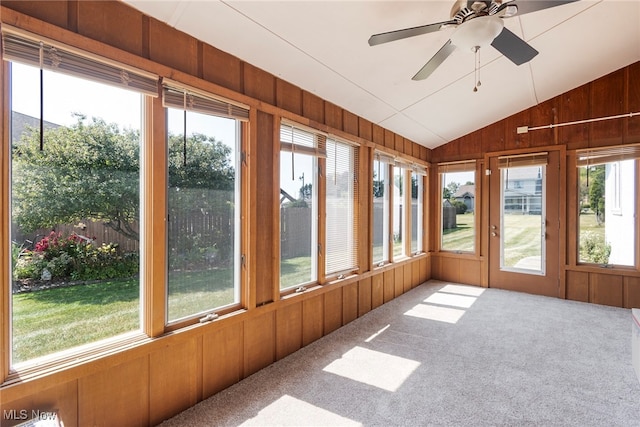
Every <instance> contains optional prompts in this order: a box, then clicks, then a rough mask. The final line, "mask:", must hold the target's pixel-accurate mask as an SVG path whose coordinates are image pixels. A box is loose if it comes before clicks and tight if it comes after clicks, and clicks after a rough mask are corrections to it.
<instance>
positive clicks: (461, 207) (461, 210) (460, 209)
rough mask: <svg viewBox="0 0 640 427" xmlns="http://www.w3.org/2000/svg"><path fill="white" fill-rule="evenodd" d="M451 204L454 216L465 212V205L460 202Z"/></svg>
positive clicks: (455, 201) (456, 201) (454, 201)
mask: <svg viewBox="0 0 640 427" xmlns="http://www.w3.org/2000/svg"><path fill="white" fill-rule="evenodd" d="M451 204H452V205H453V206H454V207H455V208H456V214H463V213H465V212H466V211H467V205H466V204H465V203H464V202H461V201H460V200H453V201H452V202H451Z"/></svg>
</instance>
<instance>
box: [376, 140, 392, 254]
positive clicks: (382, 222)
mask: <svg viewBox="0 0 640 427" xmlns="http://www.w3.org/2000/svg"><path fill="white" fill-rule="evenodd" d="M392 163H393V159H392V158H390V157H387V156H385V155H384V154H381V153H376V154H375V157H374V160H373V225H372V228H373V240H372V246H373V264H374V265H378V266H380V265H384V264H385V263H387V262H389V242H390V234H389V219H390V204H389V182H390V179H389V170H390V164H392Z"/></svg>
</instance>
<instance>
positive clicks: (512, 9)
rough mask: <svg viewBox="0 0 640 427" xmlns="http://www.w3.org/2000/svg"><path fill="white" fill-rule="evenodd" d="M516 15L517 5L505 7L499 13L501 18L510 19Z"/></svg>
mask: <svg viewBox="0 0 640 427" xmlns="http://www.w3.org/2000/svg"><path fill="white" fill-rule="evenodd" d="M516 13H518V5H515V4H510V5H508V6H507V7H505V8H504V9H503V10H502V12H500V17H501V18H511V17H512V16H513V15H515V14H516Z"/></svg>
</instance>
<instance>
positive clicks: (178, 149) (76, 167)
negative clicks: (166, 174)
mask: <svg viewBox="0 0 640 427" xmlns="http://www.w3.org/2000/svg"><path fill="white" fill-rule="evenodd" d="M76 118H77V122H76V123H75V124H73V125H71V126H69V127H58V128H55V129H50V130H46V132H45V134H44V149H43V150H42V151H41V150H40V136H39V132H37V131H36V130H33V129H31V130H30V131H27V132H25V133H24V134H23V135H22V137H21V139H20V140H19V141H18V142H16V143H15V144H14V146H13V193H12V195H13V199H12V201H13V219H14V221H15V222H16V225H17V226H18V227H19V228H20V229H21V230H22V231H24V232H32V231H34V230H37V229H41V228H51V227H55V226H56V225H58V224H73V223H77V222H79V221H81V220H85V219H90V220H93V221H102V222H104V224H105V225H106V226H108V227H111V228H112V229H114V230H115V231H117V232H119V233H121V234H122V235H124V236H126V237H128V238H131V239H135V240H138V239H139V232H138V230H137V227H136V223H137V220H138V218H139V215H140V162H139V152H140V135H139V132H138V131H137V130H131V129H124V130H121V129H119V127H118V125H117V124H113V123H112V124H107V123H106V122H105V121H104V120H102V119H99V118H93V119H91V120H90V121H89V120H87V118H86V117H85V116H83V115H79V114H78V115H76ZM183 143H184V142H183V140H182V138H180V137H176V136H171V135H170V136H169V160H168V163H169V165H168V168H169V171H170V176H171V179H170V182H169V186H170V187H172V188H183V189H185V188H188V187H191V188H215V189H220V190H229V189H230V190H233V177H234V169H233V166H232V165H231V164H230V160H229V155H230V149H229V148H228V147H226V146H225V145H224V144H222V143H220V142H217V141H215V140H214V139H213V138H207V137H205V136H204V135H192V136H190V137H189V138H188V139H187V156H188V157H187V162H186V164H185V162H184V157H183V155H182V153H183ZM183 194H185V195H186V193H183Z"/></svg>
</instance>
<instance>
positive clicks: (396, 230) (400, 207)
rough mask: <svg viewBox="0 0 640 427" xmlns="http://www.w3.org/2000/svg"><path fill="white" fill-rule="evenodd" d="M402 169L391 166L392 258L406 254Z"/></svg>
mask: <svg viewBox="0 0 640 427" xmlns="http://www.w3.org/2000/svg"><path fill="white" fill-rule="evenodd" d="M404 171H405V170H404V169H403V168H400V167H394V168H393V186H394V187H393V258H394V259H396V258H401V257H403V256H406V253H405V248H404V239H405V237H404V235H405V230H406V223H405V214H404V213H405V212H404V189H403V186H404V181H405V179H404Z"/></svg>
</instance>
